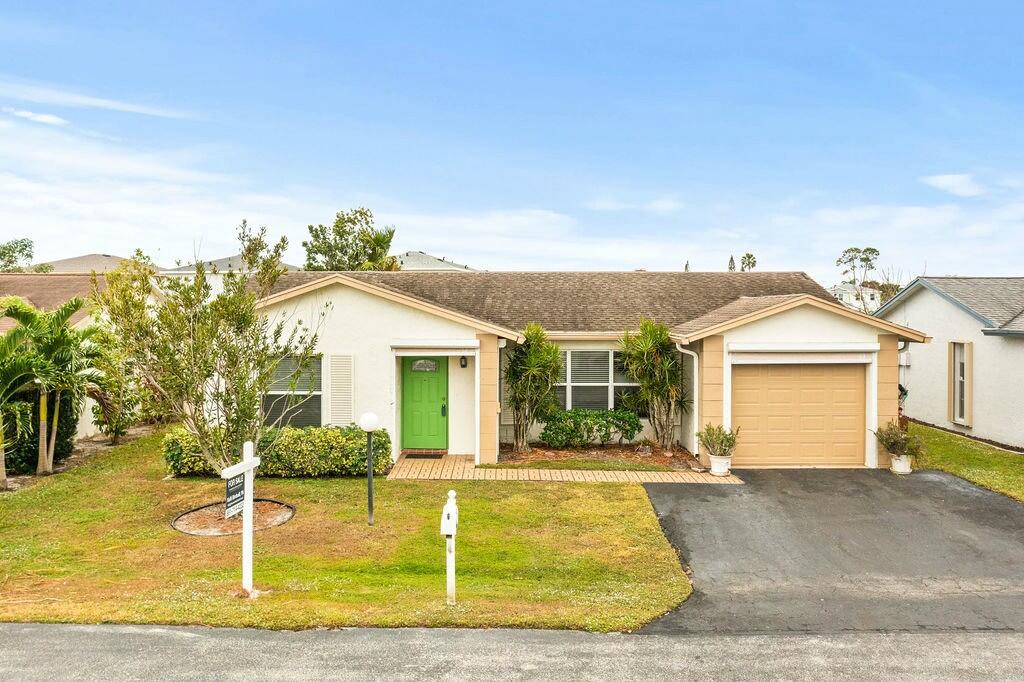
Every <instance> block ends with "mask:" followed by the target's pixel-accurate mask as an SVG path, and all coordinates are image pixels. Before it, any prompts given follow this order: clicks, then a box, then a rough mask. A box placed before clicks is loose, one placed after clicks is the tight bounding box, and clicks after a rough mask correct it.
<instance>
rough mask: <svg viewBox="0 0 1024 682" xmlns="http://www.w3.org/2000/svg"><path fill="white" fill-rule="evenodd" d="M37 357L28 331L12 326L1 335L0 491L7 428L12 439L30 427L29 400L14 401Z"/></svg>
mask: <svg viewBox="0 0 1024 682" xmlns="http://www.w3.org/2000/svg"><path fill="white" fill-rule="evenodd" d="M36 370H37V366H36V358H35V356H34V355H33V354H32V351H31V349H30V347H29V338H28V333H27V332H26V331H25V330H24V329H22V328H20V327H19V328H15V329H12V330H11V331H9V332H7V333H6V334H3V335H2V336H0V490H6V489H7V456H6V455H7V452H6V440H5V438H6V435H7V432H8V429H10V432H11V433H12V435H13V437H14V438H13V439H14V441H18V440H20V439H21V438H23V437H25V436H26V435H28V434H29V433H30V432H31V431H32V429H31V426H30V425H29V422H30V421H31V419H32V407H31V405H30V404H29V403H26V402H23V401H15V400H13V398H14V396H15V395H17V394H18V393H20V392H22V391H24V390H25V389H26V388H28V387H29V386H30V385H31V383H32V379H33V378H34V377H35V376H36Z"/></svg>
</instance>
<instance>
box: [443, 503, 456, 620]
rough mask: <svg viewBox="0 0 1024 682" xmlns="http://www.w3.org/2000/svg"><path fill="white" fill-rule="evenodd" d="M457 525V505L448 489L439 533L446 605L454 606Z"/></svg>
mask: <svg viewBox="0 0 1024 682" xmlns="http://www.w3.org/2000/svg"><path fill="white" fill-rule="evenodd" d="M458 527H459V507H458V506H457V505H456V504H455V491H454V490H449V491H448V501H447V502H445V505H444V509H443V510H442V511H441V535H443V536H445V545H446V547H445V550H446V559H445V571H446V573H447V578H448V580H447V584H448V605H449V606H455V531H456V530H457V529H458Z"/></svg>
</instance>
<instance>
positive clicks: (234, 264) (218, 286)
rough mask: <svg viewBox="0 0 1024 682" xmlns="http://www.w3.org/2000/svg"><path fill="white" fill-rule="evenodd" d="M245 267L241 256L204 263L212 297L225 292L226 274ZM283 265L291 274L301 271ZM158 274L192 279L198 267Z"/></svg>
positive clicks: (166, 270)
mask: <svg viewBox="0 0 1024 682" xmlns="http://www.w3.org/2000/svg"><path fill="white" fill-rule="evenodd" d="M243 265H244V264H243V262H242V255H241V254H235V255H234V256H228V257H226V258H218V259H216V260H208V261H203V269H204V270H205V271H206V279H207V281H208V282H209V283H210V288H211V291H212V295H214V296H216V295H217V294H219V293H220V292H221V291H223V290H224V285H223V281H224V273H226V272H241V271H242V268H243ZM281 265H282V266H283V267H284V269H285V270H288V271H289V272H291V271H295V270H301V268H299V267H297V266H295V265H288V264H287V263H282V264H281ZM158 274H159V275H160V276H162V277H182V278H186V277H192V276H194V275H195V274H196V266H195V264H194V263H188V264H186V265H179V266H175V267H173V268H167V269H163V270H160V271H159V272H158Z"/></svg>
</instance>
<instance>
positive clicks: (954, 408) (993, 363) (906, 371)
mask: <svg viewBox="0 0 1024 682" xmlns="http://www.w3.org/2000/svg"><path fill="white" fill-rule="evenodd" d="M876 315H878V316H879V317H880V318H882V319H885V320H888V321H890V322H895V323H898V324H902V325H910V326H913V327H916V328H918V329H927V330H928V333H929V334H930V335H931V336H933V337H934V338H935V343H933V344H930V345H928V346H923V347H920V348H917V347H914V348H912V349H906V350H905V351H904V352H903V353H901V357H900V383H901V384H902V385H903V386H904V388H905V389H906V390H907V396H906V400H905V402H904V406H903V411H904V414H906V415H907V416H909V417H912V418H914V419H917V420H920V421H923V422H926V423H929V424H934V425H936V426H940V427H943V428H946V429H950V430H953V431H957V432H960V433H963V434H965V435H969V436H973V437H975V438H981V439H983V440H989V441H993V442H995V443H999V444H1003V445H1009V446H1012V447H1018V448H1020V447H1024V416H1022V415H1024V277H918V278H917V279H915V280H914V281H913V282H911V283H910V284H909V285H908V286H907V287H905V288H904V289H903V290H902V291H900V292H899V293H898V294H897V295H896V296H895V297H894V298H893V299H892V300H891V301H889V302H888V303H886V304H885V305H884V306H883V307H882V308H880V309H879V310H878V312H877V313H876Z"/></svg>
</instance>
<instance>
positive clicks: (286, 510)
mask: <svg viewBox="0 0 1024 682" xmlns="http://www.w3.org/2000/svg"><path fill="white" fill-rule="evenodd" d="M293 516H295V507H293V506H292V505H290V504H286V503H284V502H278V501H277V500H268V499H266V498H262V497H258V498H256V499H255V500H253V529H254V530H266V529H267V528H273V527H274V526H280V525H281V524H282V523H287V522H288V521H291V519H292V517H293ZM171 528H173V529H174V530H177V531H180V532H182V533H185V534H187V535H202V536H206V537H214V536H219V535H240V534H241V533H242V514H241V513H238V514H235V515H234V516H232V517H231V518H230V519H225V518H224V503H223V502H211V503H210V504H206V505H203V506H202V507H197V508H195V509H192V510H189V511H187V512H183V513H181V514H178V516H176V517H175V519H174V520H173V521H171Z"/></svg>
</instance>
